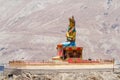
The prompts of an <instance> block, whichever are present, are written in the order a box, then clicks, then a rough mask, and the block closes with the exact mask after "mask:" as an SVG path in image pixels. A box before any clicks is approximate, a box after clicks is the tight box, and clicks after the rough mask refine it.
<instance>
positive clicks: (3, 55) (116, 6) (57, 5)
mask: <svg viewBox="0 0 120 80" xmlns="http://www.w3.org/2000/svg"><path fill="white" fill-rule="evenodd" d="M119 13H120V0H59V1H58V0H0V62H8V61H9V60H22V59H24V60H43V59H45V60H49V58H51V57H52V56H55V55H56V45H57V44H58V43H61V42H64V41H65V40H66V38H65V32H66V30H67V26H68V18H69V17H71V16H72V15H74V17H75V20H76V29H77V39H76V42H77V46H82V47H84V51H83V53H84V58H93V59H96V58H99V59H100V58H107V59H108V58H116V60H118V59H119V58H120V42H119V41H120V14H119Z"/></svg>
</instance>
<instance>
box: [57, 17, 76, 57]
mask: <svg viewBox="0 0 120 80" xmlns="http://www.w3.org/2000/svg"><path fill="white" fill-rule="evenodd" d="M66 39H67V40H66V42H63V43H60V44H58V45H57V50H58V56H59V57H60V56H62V55H63V48H65V47H69V46H76V43H75V39H76V29H75V20H74V16H72V17H71V18H69V25H68V29H67V32H66Z"/></svg>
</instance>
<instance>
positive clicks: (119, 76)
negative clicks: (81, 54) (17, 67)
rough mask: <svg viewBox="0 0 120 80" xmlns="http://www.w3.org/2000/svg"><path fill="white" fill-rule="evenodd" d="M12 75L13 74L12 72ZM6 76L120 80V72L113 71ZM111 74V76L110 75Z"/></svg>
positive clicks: (16, 78)
mask: <svg viewBox="0 0 120 80" xmlns="http://www.w3.org/2000/svg"><path fill="white" fill-rule="evenodd" d="M10 75H11V74H10ZM10 75H9V76H4V77H3V78H2V79H3V80H120V73H113V72H71V73H66V72H61V73H59V72H49V73H40V74H32V73H29V72H23V73H22V74H21V75H13V76H10ZM108 75H109V76H108Z"/></svg>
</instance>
